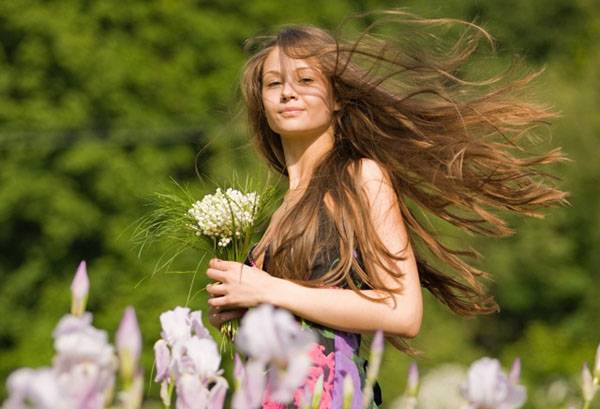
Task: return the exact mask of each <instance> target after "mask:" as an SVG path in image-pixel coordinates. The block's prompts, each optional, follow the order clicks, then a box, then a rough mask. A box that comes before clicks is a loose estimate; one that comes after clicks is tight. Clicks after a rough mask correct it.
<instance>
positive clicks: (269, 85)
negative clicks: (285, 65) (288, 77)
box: [267, 81, 281, 87]
mask: <svg viewBox="0 0 600 409" xmlns="http://www.w3.org/2000/svg"><path fill="white" fill-rule="evenodd" d="M279 84H281V83H280V82H279V81H271V82H269V83H267V87H273V86H275V85H279Z"/></svg>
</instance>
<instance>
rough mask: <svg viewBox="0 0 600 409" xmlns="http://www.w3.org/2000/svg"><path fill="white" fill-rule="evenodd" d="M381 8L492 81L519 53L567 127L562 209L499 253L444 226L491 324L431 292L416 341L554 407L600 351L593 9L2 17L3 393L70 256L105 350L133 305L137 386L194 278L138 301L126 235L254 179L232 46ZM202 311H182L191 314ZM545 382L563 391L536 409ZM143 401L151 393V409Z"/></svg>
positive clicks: (402, 363) (157, 287)
mask: <svg viewBox="0 0 600 409" xmlns="http://www.w3.org/2000/svg"><path fill="white" fill-rule="evenodd" d="M386 7H407V8H408V10H409V11H412V12H415V13H417V14H420V15H423V16H425V17H457V18H464V19H468V20H472V19H476V20H475V22H477V23H479V24H482V25H483V26H484V27H485V28H486V29H488V30H489V31H490V32H491V34H492V35H493V36H494V37H495V38H496V40H497V46H498V49H497V53H498V54H497V55H498V56H497V59H496V60H494V61H492V62H490V66H505V65H506V64H507V63H508V62H509V61H510V56H511V55H514V54H520V55H522V56H524V57H525V58H526V59H527V61H528V63H529V64H530V65H531V67H533V68H538V67H541V66H546V67H547V70H546V72H545V73H544V74H543V76H542V77H541V78H540V79H539V80H538V81H537V82H536V84H537V85H536V97H537V100H538V101H540V100H541V102H547V103H549V104H551V105H553V106H554V107H555V108H556V109H557V110H559V111H560V112H561V113H562V117H561V118H560V119H558V120H556V121H555V122H554V124H553V126H552V127H551V129H550V130H551V133H552V135H553V136H552V138H547V140H546V141H545V142H544V145H543V146H542V147H543V148H544V149H550V148H552V147H555V146H563V148H564V150H565V151H566V153H567V154H568V155H569V157H570V158H571V159H573V160H574V161H573V162H572V163H568V164H564V165H560V166H556V167H554V173H555V174H557V175H559V176H560V177H562V178H563V182H562V183H561V185H560V186H561V188H563V189H564V190H568V191H570V192H571V194H572V195H571V197H570V201H571V203H572V206H570V207H565V208H557V209H552V210H551V211H548V212H547V216H546V218H545V219H542V220H538V219H518V218H509V220H510V225H511V226H512V227H514V228H516V229H517V231H518V234H517V235H516V236H513V237H511V238H507V239H501V240H491V239H476V238H469V237H468V236H466V235H465V234H463V233H460V232H456V231H450V230H448V242H449V243H453V242H454V243H459V242H464V240H465V239H466V240H472V241H473V242H475V241H476V245H477V248H478V249H479V250H480V251H481V252H482V253H483V254H484V256H485V260H484V262H483V267H484V268H486V269H488V270H489V271H490V272H492V275H493V276H494V278H495V282H494V283H492V284H491V285H492V288H493V291H494V293H495V294H496V296H497V298H498V301H499V303H500V305H501V307H502V311H501V312H500V313H499V314H495V315H493V316H485V317H479V318H476V319H471V320H465V319H462V318H459V317H456V316H454V315H452V314H451V313H450V312H449V311H448V310H446V309H445V308H442V307H441V306H440V305H438V304H437V303H435V302H432V301H431V299H430V297H429V296H427V297H426V299H427V304H426V313H425V320H424V323H423V327H422V331H421V334H420V335H419V337H418V338H417V339H416V340H415V342H414V345H415V346H416V347H417V348H419V349H421V350H422V351H424V353H425V356H424V357H423V358H421V359H419V361H418V363H419V367H420V369H421V372H422V374H426V373H427V372H428V371H429V370H430V369H431V368H434V367H436V366H439V365H441V364H443V363H446V362H457V363H460V364H463V365H467V364H469V363H470V362H472V361H473V360H474V359H477V358H479V357H480V356H483V355H490V356H495V357H498V358H499V359H501V361H502V363H503V365H504V366H505V367H506V366H508V365H509V364H510V362H511V361H512V359H513V358H514V357H516V356H520V357H521V358H522V364H523V381H524V383H525V385H526V386H527V387H528V390H529V397H530V399H529V402H528V404H527V406H526V407H527V408H534V407H539V408H553V407H565V406H566V402H567V401H569V399H571V396H576V395H577V394H578V388H579V386H578V382H579V380H578V376H579V371H580V368H581V364H582V362H583V361H584V360H587V361H592V360H593V354H594V352H595V347H596V345H597V343H598V342H599V341H600V317H599V316H598V314H597V312H598V311H599V310H600V286H598V284H597V278H598V273H599V267H598V265H599V264H600V252H599V251H598V249H599V248H600V207H599V206H598V203H599V202H600V187H599V183H600V177H599V176H600V161H598V153H599V152H598V142H599V141H600V137H599V132H600V117H599V116H598V112H599V109H600V71H599V70H598V68H597V67H598V66H599V65H600V56H599V54H598V50H599V48H598V45H597V44H598V41H597V39H598V38H600V35H599V34H600V7H599V6H598V3H597V2H594V1H592V0H589V1H585V0H578V1H573V0H529V1H517V0H510V1H502V2H499V1H491V0H490V1H457V0H450V1H449V0H445V1H425V0H422V1H395V2H392V1H358V0H354V1H351V0H333V1H328V2H320V1H286V2H278V1H274V0H255V1H248V2H243V1H226V0H223V1H198V2H192V1H166V0H164V1H145V0H144V1H142V0H137V1H130V2H122V1H114V0H103V1H84V0H80V1H68V0H57V1H17V0H4V1H2V2H0V248H1V251H0V283H1V284H0V381H1V382H2V383H4V381H5V379H6V377H7V376H8V374H9V373H10V372H11V371H12V370H14V369H16V368H17V367H20V366H34V367H36V366H42V365H49V364H50V361H51V357H52V351H53V350H52V343H51V332H52V329H53V327H54V325H55V324H56V323H57V321H58V319H59V318H60V317H61V316H62V315H63V314H64V313H65V312H67V311H68V308H69V284H70V280H71V278H72V275H73V273H74V271H75V269H76V267H77V264H78V263H79V261H80V260H81V259H85V260H87V262H88V271H89V275H90V280H91V295H90V300H89V310H91V311H92V312H93V313H94V317H95V319H94V320H95V321H94V322H95V325H96V326H97V327H99V328H102V329H106V330H107V331H109V333H110V334H111V339H112V336H113V334H114V332H115V330H116V327H117V325H118V322H119V320H120V317H121V314H122V312H123V310H124V308H125V307H126V306H127V305H130V304H131V305H133V306H134V307H135V309H136V311H137V314H138V317H139V319H140V322H141V326H142V331H143V335H144V343H145V345H144V348H145V349H144V359H143V364H144V367H145V369H146V374H147V376H149V374H150V371H151V368H152V359H153V356H152V344H153V342H154V341H155V340H156V339H157V338H158V336H159V322H158V315H159V314H160V312H161V311H164V310H167V309H171V308H173V307H174V306H176V305H181V304H183V303H185V300H186V296H187V291H188V288H189V285H190V280H191V276H190V275H186V274H179V275H174V274H172V275H165V274H160V275H156V276H154V277H152V278H151V279H147V280H144V281H143V282H142V283H141V284H140V285H139V286H137V287H135V284H136V283H138V282H139V281H140V280H142V279H143V278H144V277H147V276H148V275H149V274H150V273H151V271H152V269H153V266H154V263H155V262H156V259H157V254H158V253H159V250H158V249H155V250H151V251H149V252H148V253H145V254H144V256H143V257H142V258H141V259H138V258H137V252H136V248H135V247H134V246H133V244H132V242H131V240H130V237H131V228H130V227H131V224H132V223H134V222H135V221H136V220H137V218H139V217H140V216H142V215H143V214H144V213H145V212H146V211H147V207H145V203H146V199H147V197H148V195H150V194H151V193H152V192H155V191H161V190H164V189H166V188H167V187H168V186H169V185H170V183H171V182H170V181H169V178H174V179H176V180H177V181H179V182H182V183H185V182H193V181H195V180H196V176H195V173H196V171H198V172H200V173H201V174H203V175H208V176H209V177H211V178H214V179H216V180H223V179H224V178H227V177H228V176H229V175H230V174H231V171H232V169H233V168H235V169H236V170H237V171H239V172H241V173H242V174H243V173H247V172H250V173H251V174H254V173H255V171H256V170H257V169H262V168H263V165H262V164H261V163H260V162H259V161H258V159H257V157H256V155H255V154H254V153H253V152H252V148H251V146H250V145H249V144H248V143H247V138H246V133H245V127H244V122H243V117H240V116H236V112H237V111H236V109H235V108H236V103H237V102H238V101H239V94H238V93H237V91H236V88H235V85H236V84H237V81H238V78H239V74H240V71H241V67H242V64H243V61H244V54H243V52H242V43H243V40H244V39H245V38H247V37H250V36H253V35H257V34H264V33H268V32H270V31H272V30H274V29H275V28H277V27H278V26H279V25H281V24H284V23H311V24H316V25H320V26H323V27H325V28H334V27H335V26H336V25H337V24H338V23H339V22H340V21H341V19H342V18H343V17H345V16H347V15H349V14H351V13H354V12H360V11H368V10H375V9H382V8H386ZM200 151H201V153H200V154H199V152H200ZM196 168H197V169H196ZM201 284H202V281H200V282H197V285H201ZM203 297H204V296H203V295H200V296H198V297H196V298H194V299H193V300H192V304H191V306H192V307H193V308H204V307H205V305H206V302H205V299H204V298H203ZM409 362H410V361H409V359H408V358H406V357H405V356H403V355H402V354H400V353H397V352H396V351H393V350H392V348H391V347H388V348H387V353H386V356H385V362H384V366H383V370H382V373H381V377H380V382H381V384H382V388H383V393H384V400H385V401H386V403H388V405H386V406H385V407H388V408H389V407H391V405H389V403H391V401H392V400H393V398H395V397H396V396H398V395H400V394H401V393H402V391H403V388H404V383H405V380H404V379H405V372H406V368H407V365H408V363H409ZM557 379H564V381H565V382H566V385H567V386H568V391H567V395H566V396H563V395H560V396H559V398H556V399H555V401H556V402H554V403H552V402H550V403H549V402H548V398H547V396H548V392H547V390H548V389H547V388H548V387H549V385H550V384H551V383H552V382H554V381H556V380H557ZM5 394H6V392H5V390H4V389H1V392H0V399H3V398H4V397H5ZM157 395H158V388H157V387H156V386H153V387H152V389H151V390H150V392H149V393H148V402H151V401H153V400H154V402H156V400H155V399H156V397H157ZM150 406H151V404H149V405H148V407H150Z"/></svg>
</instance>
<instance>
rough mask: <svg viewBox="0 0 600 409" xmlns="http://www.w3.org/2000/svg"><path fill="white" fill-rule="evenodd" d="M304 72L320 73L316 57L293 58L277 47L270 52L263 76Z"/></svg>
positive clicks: (264, 65) (266, 59)
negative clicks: (313, 71) (314, 71)
mask: <svg viewBox="0 0 600 409" xmlns="http://www.w3.org/2000/svg"><path fill="white" fill-rule="evenodd" d="M303 70H316V71H319V68H318V61H317V59H316V58H315V57H309V58H307V59H304V58H292V57H290V56H288V55H286V54H285V53H284V52H283V50H282V49H281V48H280V47H275V48H273V50H271V51H270V52H269V54H268V55H267V57H266V58H265V62H264V64H263V75H267V74H274V75H279V74H281V73H287V72H296V71H303Z"/></svg>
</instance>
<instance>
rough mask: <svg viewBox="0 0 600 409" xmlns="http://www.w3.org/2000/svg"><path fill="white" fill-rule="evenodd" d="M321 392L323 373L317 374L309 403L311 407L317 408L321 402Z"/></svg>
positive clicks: (312, 408)
mask: <svg viewBox="0 0 600 409" xmlns="http://www.w3.org/2000/svg"><path fill="white" fill-rule="evenodd" d="M322 394H323V374H321V375H320V376H319V378H318V379H317V382H316V383H315V388H314V389H313V398H312V403H311V405H310V407H311V409H319V406H320V405H319V403H320V402H321V395H322Z"/></svg>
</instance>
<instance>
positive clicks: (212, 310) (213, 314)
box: [208, 305, 248, 329]
mask: <svg viewBox="0 0 600 409" xmlns="http://www.w3.org/2000/svg"><path fill="white" fill-rule="evenodd" d="M246 311H248V309H247V308H236V309H234V310H227V311H221V309H220V308H218V307H213V306H212V305H209V306H208V322H209V323H210V325H212V326H213V327H215V328H216V329H220V328H221V325H223V323H225V322H227V321H230V320H233V319H236V318H242V317H243V316H244V314H245V313H246Z"/></svg>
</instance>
